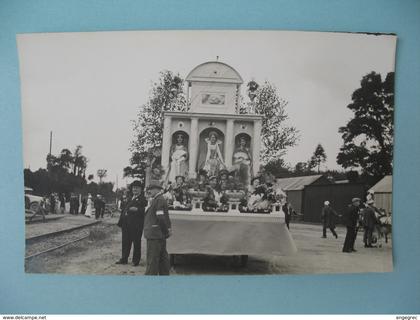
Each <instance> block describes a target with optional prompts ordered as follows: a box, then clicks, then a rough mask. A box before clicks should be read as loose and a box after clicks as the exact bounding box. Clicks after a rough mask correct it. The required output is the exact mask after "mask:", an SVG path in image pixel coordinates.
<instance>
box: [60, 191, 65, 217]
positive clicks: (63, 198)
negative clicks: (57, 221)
mask: <svg viewBox="0 0 420 320" xmlns="http://www.w3.org/2000/svg"><path fill="white" fill-rule="evenodd" d="M65 209H66V198H65V197H64V193H60V212H61V213H64V211H65Z"/></svg>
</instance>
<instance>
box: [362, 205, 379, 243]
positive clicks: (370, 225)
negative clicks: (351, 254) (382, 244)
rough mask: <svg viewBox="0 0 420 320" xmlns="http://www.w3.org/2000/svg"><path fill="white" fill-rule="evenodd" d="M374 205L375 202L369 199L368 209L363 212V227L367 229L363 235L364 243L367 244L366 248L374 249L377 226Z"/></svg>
mask: <svg viewBox="0 0 420 320" xmlns="http://www.w3.org/2000/svg"><path fill="white" fill-rule="evenodd" d="M374 203H375V202H374V200H373V199H369V200H368V201H367V202H366V204H367V206H366V208H365V209H364V210H363V226H364V229H365V230H364V234H363V242H364V243H365V248H373V247H374V246H373V245H372V234H373V230H374V229H375V225H376V216H375V208H374V207H373V204H374Z"/></svg>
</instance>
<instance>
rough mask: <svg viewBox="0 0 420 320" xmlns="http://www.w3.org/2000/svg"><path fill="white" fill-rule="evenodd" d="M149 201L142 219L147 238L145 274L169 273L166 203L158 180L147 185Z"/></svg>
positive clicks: (168, 225)
mask: <svg viewBox="0 0 420 320" xmlns="http://www.w3.org/2000/svg"><path fill="white" fill-rule="evenodd" d="M147 191H148V194H149V195H150V198H151V203H150V206H149V208H148V209H147V211H146V216H145V219H144V237H145V238H146V240H147V267H146V272H145V274H146V275H169V268H170V263H169V254H168V251H167V250H166V239H167V238H169V237H170V235H171V221H170V219H169V213H168V204H167V202H166V200H165V198H164V197H163V194H162V186H161V185H160V183H159V182H158V181H156V182H155V181H151V182H150V184H149V186H148V187H147Z"/></svg>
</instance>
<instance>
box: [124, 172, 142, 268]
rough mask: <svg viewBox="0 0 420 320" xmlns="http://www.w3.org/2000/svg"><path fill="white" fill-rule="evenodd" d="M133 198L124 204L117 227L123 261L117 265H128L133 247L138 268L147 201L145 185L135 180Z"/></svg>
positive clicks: (134, 262) (132, 186)
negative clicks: (119, 234)
mask: <svg viewBox="0 0 420 320" xmlns="http://www.w3.org/2000/svg"><path fill="white" fill-rule="evenodd" d="M130 189H131V193H132V194H133V197H132V198H131V200H130V201H128V202H127V203H126V204H124V207H123V208H122V211H121V214H120V219H119V220H118V223H117V225H118V226H119V227H120V228H121V243H122V250H121V259H120V260H118V261H117V262H116V264H127V263H128V257H129V256H130V251H131V247H132V246H133V258H132V263H133V266H138V265H139V263H140V258H141V236H142V234H143V225H144V211H145V208H146V206H147V200H146V198H145V196H144V192H143V185H142V184H141V182H140V181H138V180H135V181H133V183H132V184H131V185H130Z"/></svg>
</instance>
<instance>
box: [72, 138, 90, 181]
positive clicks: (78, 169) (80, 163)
mask: <svg viewBox="0 0 420 320" xmlns="http://www.w3.org/2000/svg"><path fill="white" fill-rule="evenodd" d="M82 148H83V147H82V146H81V145H78V146H76V149H75V150H74V152H73V174H74V175H75V176H76V175H77V176H79V175H85V170H86V167H87V162H88V160H87V158H86V157H85V156H84V155H82Z"/></svg>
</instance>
